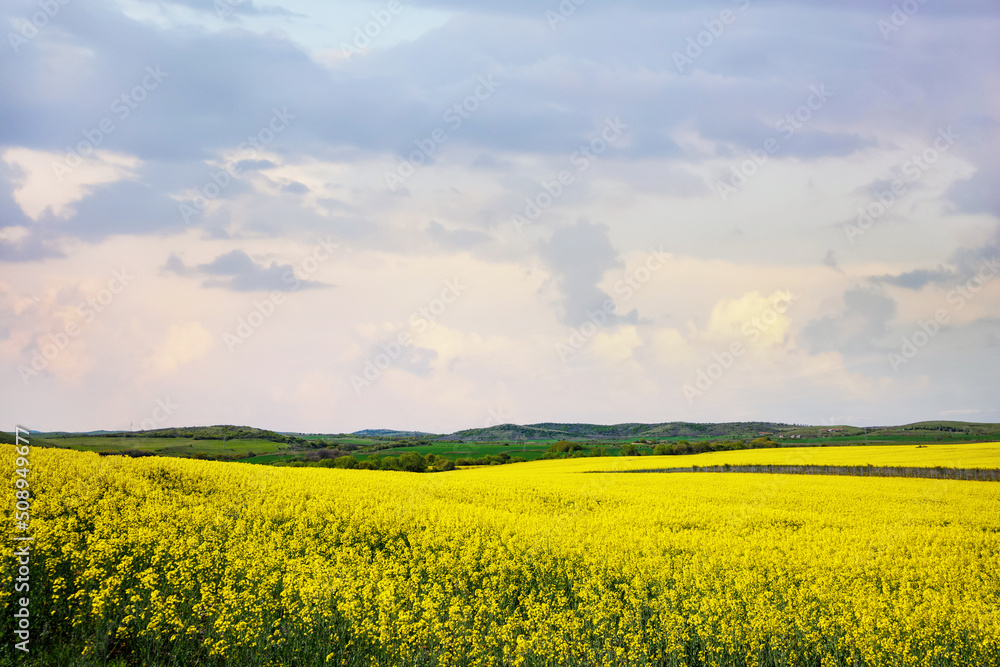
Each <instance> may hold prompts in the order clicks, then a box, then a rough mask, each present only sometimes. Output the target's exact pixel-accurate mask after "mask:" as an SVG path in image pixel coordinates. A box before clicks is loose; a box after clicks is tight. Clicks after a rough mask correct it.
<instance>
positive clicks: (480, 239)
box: [427, 220, 490, 250]
mask: <svg viewBox="0 0 1000 667" xmlns="http://www.w3.org/2000/svg"><path fill="white" fill-rule="evenodd" d="M427 235H428V237H429V238H430V239H431V240H432V241H434V242H435V243H437V244H438V245H440V246H441V247H443V248H449V249H456V250H468V249H470V248H474V247H475V246H478V245H481V244H483V243H486V242H487V241H489V240H490V236H489V235H488V234H485V233H483V232H480V231H476V230H473V229H456V230H450V229H445V228H444V227H443V226H442V225H441V223H439V222H437V221H436V220H431V222H430V224H428V225H427Z"/></svg>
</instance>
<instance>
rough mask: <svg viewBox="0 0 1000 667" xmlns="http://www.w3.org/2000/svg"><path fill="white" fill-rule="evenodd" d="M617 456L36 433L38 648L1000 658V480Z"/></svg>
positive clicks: (621, 661) (300, 657)
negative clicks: (711, 467)
mask: <svg viewBox="0 0 1000 667" xmlns="http://www.w3.org/2000/svg"><path fill="white" fill-rule="evenodd" d="M928 449H930V448H928ZM817 451H819V452H822V453H826V452H827V451H831V452H832V453H837V452H838V451H840V450H817ZM898 451H908V448H905V447H904V448H902V449H901V450H898ZM914 451H917V452H924V451H925V450H923V449H921V450H914ZM764 453H768V452H737V453H736V454H739V455H744V454H747V455H749V454H764ZM729 455H731V454H729ZM702 456H704V455H702ZM664 458H667V457H664ZM680 458H696V457H669V459H673V460H676V459H680ZM640 461H641V460H640ZM642 462H643V463H648V461H642ZM722 462H723V461H719V463H722ZM730 462H735V460H733V461H730ZM596 463H600V464H602V465H603V464H605V463H618V462H617V461H614V460H611V459H606V460H600V459H590V460H586V459H583V460H565V461H541V462H537V463H527V464H516V465H508V466H493V467H486V468H480V469H474V470H461V471H455V472H451V473H435V474H423V475H420V474H408V473H393V472H376V471H365V470H335V469H314V468H305V469H303V468H298V469H284V468H266V467H258V466H250V465H243V464H234V463H215V462H202V461H194V460H181V459H165V458H155V457H150V458H144V459H134V460H133V459H126V458H120V457H106V458H100V457H98V456H97V455H94V454H89V453H77V452H69V451H64V450H45V449H33V450H32V452H31V464H32V473H31V486H32V489H33V493H34V494H35V498H34V500H33V506H32V510H31V511H32V532H33V534H34V535H35V536H36V546H35V550H34V553H33V556H32V568H33V569H32V575H31V576H32V590H31V596H32V605H33V607H32V614H33V618H36V619H41V618H42V617H46V618H47V619H49V620H50V621H51V622H52V624H51V626H48V627H49V628H50V629H49V633H50V634H49V635H48V638H47V639H44V638H42V637H39V638H38V639H37V641H39V642H43V641H49V642H50V645H55V644H59V645H60V646H63V647H65V655H66V656H67V658H66V661H65V662H63V663H61V664H66V665H70V664H74V663H72V662H71V661H70V657H72V656H75V657H72V659H73V660H76V661H78V662H76V663H75V664H104V662H103V660H104V659H105V658H108V659H110V661H111V663H112V664H115V661H116V660H119V661H120V662H119V663H118V664H123V665H124V664H137V665H138V664H146V665H167V664H171V665H188V664H199V665H214V664H219V665H223V664H225V665H334V664H336V665H341V664H343V665H348V664H349V665H550V664H551V665H577V664H579V665H650V664H653V665H719V666H723V665H741V666H742V665H747V666H756V665H803V666H804V665H820V666H827V665H844V666H846V665H913V666H916V665H970V666H972V665H976V666H979V665H998V664H1000V657H998V656H1000V559H998V558H997V554H998V553H1000V511H998V510H1000V484H994V483H979V482H962V481H941V480H924V479H888V478H853V477H804V476H790V475H759V474H756V475H750V474H719V475H699V474H686V473H679V474H670V475H658V474H648V475H646V474H634V475H614V474H581V472H580V471H582V470H585V469H588V468H587V466H593V465H594V464H596ZM13 467H14V455H13V447H10V446H0V470H2V472H3V474H4V475H5V476H6V477H7V478H8V479H10V478H11V477H12V469H13ZM4 503H5V505H4V507H5V513H6V514H5V515H7V516H10V515H12V513H13V507H12V505H13V498H12V493H9V492H8V493H6V494H5V496H4ZM4 531H5V532H6V535H7V537H8V542H7V543H8V544H12V541H11V540H10V539H9V538H11V537H13V535H14V529H13V527H12V525H11V524H10V522H7V523H5V526H4ZM12 572H13V570H12V568H5V569H4V570H3V574H2V578H3V581H2V582H0V607H3V608H4V609H5V610H7V611H5V613H4V619H5V620H4V623H9V619H10V617H11V614H10V613H8V612H9V610H10V606H11V604H12V587H13V584H12V577H13V574H12ZM33 627H35V626H33ZM37 627H38V628H39V631H41V629H42V627H43V626H42V624H41V622H40V621H39V624H38V626H37ZM8 629H9V628H8V627H7V626H5V631H7V630H8ZM7 635H8V636H11V635H12V632H7ZM10 643H11V642H9V641H8V642H7V645H6V646H5V647H4V648H3V649H0V651H7V653H0V657H2V656H9V655H11V653H10ZM43 646H44V644H42V643H39V644H36V645H33V650H36V651H37V650H41V649H42V648H43ZM53 650H54V651H55V650H56V649H53ZM87 660H91V661H92V662H87ZM52 664H60V663H57V662H53V663H52Z"/></svg>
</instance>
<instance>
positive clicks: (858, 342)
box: [802, 288, 896, 353]
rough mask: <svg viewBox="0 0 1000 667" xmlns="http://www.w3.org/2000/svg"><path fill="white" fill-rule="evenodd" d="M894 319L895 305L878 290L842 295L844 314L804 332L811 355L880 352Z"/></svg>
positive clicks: (817, 322) (815, 323) (818, 321)
mask: <svg viewBox="0 0 1000 667" xmlns="http://www.w3.org/2000/svg"><path fill="white" fill-rule="evenodd" d="M895 315H896V302H895V301H894V300H893V299H892V298H891V297H889V296H886V295H885V294H882V293H881V292H879V291H877V290H872V289H864V288H855V289H852V290H849V291H847V292H845V293H844V311H843V312H842V313H840V314H839V315H832V316H826V317H821V318H819V319H815V320H813V321H811V322H809V324H807V325H806V327H805V328H804V329H803V332H802V334H803V338H804V340H805V342H806V345H807V347H808V349H809V351H810V352H813V353H820V352H842V353H865V352H871V351H875V350H879V349H881V346H882V345H883V342H882V339H884V338H885V336H886V334H887V333H888V332H889V323H890V322H891V321H892V318H893V317H895Z"/></svg>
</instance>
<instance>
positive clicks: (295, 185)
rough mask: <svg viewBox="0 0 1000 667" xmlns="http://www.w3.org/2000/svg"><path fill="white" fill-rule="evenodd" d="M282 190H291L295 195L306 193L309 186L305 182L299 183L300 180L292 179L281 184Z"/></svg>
mask: <svg viewBox="0 0 1000 667" xmlns="http://www.w3.org/2000/svg"><path fill="white" fill-rule="evenodd" d="M281 191H282V192H290V193H291V194H295V195H304V194H305V193H307V192H309V186H307V185H306V184H305V183H299V182H298V181H292V182H291V183H288V184H286V185H283V186H281Z"/></svg>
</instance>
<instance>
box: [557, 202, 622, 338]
mask: <svg viewBox="0 0 1000 667" xmlns="http://www.w3.org/2000/svg"><path fill="white" fill-rule="evenodd" d="M540 254H541V256H542V259H544V260H545V261H546V263H547V264H548V265H549V266H550V267H551V269H552V271H553V273H554V275H555V285H556V288H557V289H558V290H559V291H560V292H561V294H562V305H561V311H562V319H563V321H564V322H565V323H566V324H568V325H570V326H578V325H580V324H582V323H583V322H585V321H588V317H587V313H589V312H594V311H603V310H604V303H605V302H606V301H607V300H608V299H610V298H611V297H610V296H609V295H608V294H606V293H605V292H604V291H602V290H601V289H600V288H599V287H597V285H598V283H599V282H600V281H601V279H602V278H603V277H604V274H605V272H607V271H609V270H610V269H614V268H617V267H620V266H621V265H622V263H621V260H620V259H619V258H618V251H617V250H615V248H614V247H613V246H612V245H611V240H610V239H609V238H608V228H607V227H606V226H604V225H595V224H591V223H589V222H586V221H584V220H580V221H578V222H577V223H576V224H574V225H572V226H570V227H564V228H561V229H558V230H556V231H555V232H554V233H553V234H552V237H551V238H550V239H549V240H548V241H547V242H546V243H545V244H543V245H542V247H541V249H540ZM635 318H636V313H635V311H632V312H631V313H629V315H627V316H625V317H623V316H620V315H612V316H609V322H617V321H622V320H628V321H634V320H635Z"/></svg>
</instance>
